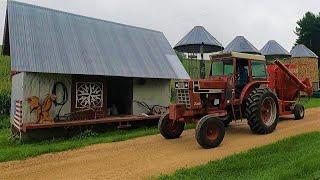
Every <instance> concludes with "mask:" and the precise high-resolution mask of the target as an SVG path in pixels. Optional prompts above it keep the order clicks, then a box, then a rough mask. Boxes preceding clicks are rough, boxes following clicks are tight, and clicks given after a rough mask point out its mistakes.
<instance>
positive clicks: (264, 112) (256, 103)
mask: <svg viewBox="0 0 320 180" xmlns="http://www.w3.org/2000/svg"><path fill="white" fill-rule="evenodd" d="M246 116H247V120H248V124H249V126H250V129H251V130H252V131H253V132H255V133H257V134H268V133H271V132H273V131H274V130H275V129H276V127H277V124H278V121H279V105H278V99H277V96H276V95H275V94H274V93H273V92H272V91H271V90H270V89H269V88H255V89H253V91H252V92H251V93H250V94H249V97H248V99H247V101H246Z"/></svg>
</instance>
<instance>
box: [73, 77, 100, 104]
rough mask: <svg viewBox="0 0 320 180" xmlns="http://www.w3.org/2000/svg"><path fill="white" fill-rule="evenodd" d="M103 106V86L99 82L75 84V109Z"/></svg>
mask: <svg viewBox="0 0 320 180" xmlns="http://www.w3.org/2000/svg"><path fill="white" fill-rule="evenodd" d="M102 106H103V84H102V83H101V82H77V83H76V108H86V109H89V108H97V107H102Z"/></svg>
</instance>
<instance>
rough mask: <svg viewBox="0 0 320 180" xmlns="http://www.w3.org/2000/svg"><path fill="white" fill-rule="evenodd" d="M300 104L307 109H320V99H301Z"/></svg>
mask: <svg viewBox="0 0 320 180" xmlns="http://www.w3.org/2000/svg"><path fill="white" fill-rule="evenodd" d="M299 103H301V104H302V105H303V106H304V108H306V109H308V108H313V107H320V98H314V97H311V98H301V99H300V102H299Z"/></svg>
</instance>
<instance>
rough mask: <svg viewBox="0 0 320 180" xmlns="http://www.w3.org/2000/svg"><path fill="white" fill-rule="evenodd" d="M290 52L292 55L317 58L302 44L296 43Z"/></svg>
mask: <svg viewBox="0 0 320 180" xmlns="http://www.w3.org/2000/svg"><path fill="white" fill-rule="evenodd" d="M290 54H291V56H292V57H311V58H318V56H317V55H316V54H315V53H314V52H312V51H311V50H310V49H309V48H307V47H306V46H305V45H303V44H298V45H296V46H295V47H294V48H293V49H292V50H291V51H290Z"/></svg>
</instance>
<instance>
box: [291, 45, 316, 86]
mask: <svg viewBox="0 0 320 180" xmlns="http://www.w3.org/2000/svg"><path fill="white" fill-rule="evenodd" d="M290 54H291V58H289V59H287V60H286V61H287V62H288V63H292V64H295V65H296V67H297V75H298V77H299V78H300V79H302V78H304V77H307V78H309V79H310V81H311V82H312V85H313V89H314V91H318V90H319V69H318V56H317V55H316V54H315V53H314V52H312V51H311V50H310V49H308V48H307V47H306V46H305V45H303V44H298V45H296V46H295V47H294V48H293V49H292V50H291V52H290Z"/></svg>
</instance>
